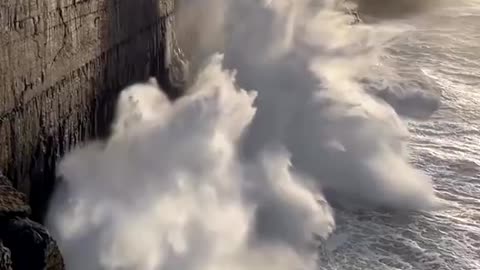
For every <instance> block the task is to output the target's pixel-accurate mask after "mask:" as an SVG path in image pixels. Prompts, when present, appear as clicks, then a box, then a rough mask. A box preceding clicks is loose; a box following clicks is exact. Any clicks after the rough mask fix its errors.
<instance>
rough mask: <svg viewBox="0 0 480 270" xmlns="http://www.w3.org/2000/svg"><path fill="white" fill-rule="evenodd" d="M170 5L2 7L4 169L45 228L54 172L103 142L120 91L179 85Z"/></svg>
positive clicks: (35, 0) (58, 2)
mask: <svg viewBox="0 0 480 270" xmlns="http://www.w3.org/2000/svg"><path fill="white" fill-rule="evenodd" d="M173 1H174V0H135V1H134V0H41V1H40V0H2V1H1V3H0V169H3V172H4V174H5V175H7V176H8V178H10V179H12V181H13V184H14V186H15V187H16V188H17V189H18V190H20V191H22V192H24V193H25V194H27V197H28V198H29V202H30V205H31V206H32V211H33V218H34V219H35V220H41V218H42V215H43V214H44V212H45V210H46V206H47V201H48V198H49V196H50V194H51V192H52V190H53V185H54V179H55V177H54V172H55V164H56V162H57V160H58V158H59V157H60V156H62V155H63V153H65V152H66V151H68V150H69V149H71V148H72V147H74V146H75V145H77V144H78V143H80V142H82V141H84V140H85V139H87V138H92V137H96V136H102V135H105V134H106V133H107V132H108V130H107V129H106V126H107V123H108V121H109V120H110V119H111V116H112V114H111V109H112V104H113V103H114V102H115V97H116V94H117V93H118V90H119V89H121V88H122V87H124V86H126V85H128V84H130V83H132V82H135V81H139V80H144V79H146V78H147V77H149V76H152V75H155V76H157V77H158V79H159V81H160V83H161V84H162V86H163V87H164V88H165V89H167V90H168V91H169V94H170V95H172V96H173V95H175V94H176V93H178V89H179V86H180V85H181V80H182V75H181V71H182V69H181V62H180V58H179V57H178V56H179V51H178V50H177V48H176V47H175V39H174V33H173V31H172V22H173V18H172V16H170V14H172V12H173V8H174V3H173Z"/></svg>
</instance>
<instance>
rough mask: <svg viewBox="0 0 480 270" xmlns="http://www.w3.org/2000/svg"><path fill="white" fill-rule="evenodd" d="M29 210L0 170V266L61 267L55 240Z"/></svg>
mask: <svg viewBox="0 0 480 270" xmlns="http://www.w3.org/2000/svg"><path fill="white" fill-rule="evenodd" d="M29 214H30V207H29V206H28V205H27V202H26V196H25V195H24V194H22V193H20V192H18V191H17V190H15V189H14V188H13V186H12V185H11V183H10V181H9V180H8V179H7V178H6V177H4V176H2V175H1V174H0V270H9V269H15V270H17V269H18V270H37V269H38V270H62V269H65V267H64V263H63V259H62V256H61V254H60V251H59V249H58V246H57V244H56V242H55V240H53V238H52V237H51V236H50V234H49V233H48V231H47V229H46V228H45V227H43V226H42V225H40V224H39V223H36V222H34V221H32V220H30V219H29V218H28V215H29Z"/></svg>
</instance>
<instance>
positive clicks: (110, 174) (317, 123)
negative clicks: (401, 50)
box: [49, 0, 438, 270]
mask: <svg viewBox="0 0 480 270" xmlns="http://www.w3.org/2000/svg"><path fill="white" fill-rule="evenodd" d="M199 6H201V7H202V8H204V9H206V8H210V9H211V14H217V15H216V16H218V17H216V16H210V17H209V16H208V14H210V13H205V12H197V13H196V12H193V10H192V9H193V8H195V7H199ZM178 12H179V15H178V16H179V18H181V17H182V15H181V14H190V16H193V17H190V18H189V20H187V22H185V23H184V24H181V25H180V26H179V31H180V32H179V39H180V42H181V44H185V43H186V41H187V39H186V38H185V37H186V36H188V35H186V34H185V33H186V32H182V31H186V30H185V29H188V30H189V31H190V33H203V32H202V29H204V27H205V25H211V26H213V27H212V28H210V29H209V31H206V32H205V35H203V36H202V37H201V38H202V42H199V43H195V44H192V43H190V44H189V46H188V47H187V46H185V47H186V48H187V54H188V55H189V56H190V57H191V59H192V63H193V64H192V67H194V70H195V71H196V72H193V73H192V74H194V77H192V78H190V84H189V87H188V90H187V93H188V94H187V95H186V96H184V97H182V98H180V99H178V100H176V101H174V102H170V101H169V100H168V99H167V98H166V97H165V96H164V95H163V94H162V92H161V89H160V88H159V86H158V84H157V83H156V82H154V81H150V82H146V83H141V84H136V85H132V86H130V87H128V88H126V89H125V90H123V91H122V93H121V95H120V97H119V100H118V103H117V110H116V118H115V121H114V123H113V125H112V136H111V138H109V139H108V140H106V141H104V142H94V143H90V144H87V145H86V146H83V147H81V148H79V149H77V150H74V151H72V152H71V153H70V154H68V155H67V156H65V158H64V159H63V161H62V162H61V163H60V166H59V171H58V174H59V176H61V177H62V178H63V179H64V184H63V185H64V188H62V189H61V190H59V192H57V195H56V198H54V200H53V203H52V209H51V211H50V217H49V222H50V227H51V228H52V230H53V232H54V233H55V234H56V235H57V239H59V244H60V246H61V248H62V250H63V252H64V254H65V257H66V262H67V266H68V268H69V269H142V270H143V269H147V270H148V269H152V270H169V269H186V270H188V269H201V270H210V269H212V270H213V269H265V268H274V269H312V268H314V267H315V265H314V263H315V261H316V260H315V245H316V241H315V240H314V239H315V237H314V235H318V236H320V237H323V238H326V237H327V236H328V235H329V233H330V232H331V231H332V230H333V229H334V221H333V213H332V210H331V209H330V206H329V205H328V203H327V201H326V199H325V198H324V197H323V195H322V190H325V191H327V192H328V194H329V198H332V194H333V195H334V198H333V199H335V200H339V201H343V199H344V198H347V199H348V200H354V201H356V202H358V203H359V204H360V205H368V206H372V205H373V206H387V207H393V208H401V209H431V208H432V207H435V206H436V205H437V204H438V199H437V198H436V196H435V194H434V190H433V188H432V184H431V181H430V179H429V178H428V177H427V176H426V175H424V174H423V173H422V172H420V171H418V170H417V169H415V168H414V167H413V166H411V165H410V164H409V163H408V151H407V150H408V149H407V148H406V145H405V143H406V138H408V131H407V129H406V127H405V126H404V124H403V122H402V120H401V119H400V118H399V117H398V115H397V114H396V111H395V110H394V109H393V108H392V107H390V106H389V105H388V103H386V102H385V101H383V100H382V99H380V98H378V97H377V96H375V95H373V94H372V93H371V92H370V91H367V90H366V89H365V85H364V84H362V81H365V80H364V79H365V78H370V77H371V74H370V72H371V71H372V70H373V67H374V66H376V65H378V64H379V63H380V62H381V56H382V54H383V48H384V46H385V45H386V44H388V42H389V41H390V40H392V38H393V37H394V36H395V35H396V34H397V32H396V31H393V32H392V31H390V29H383V28H381V27H380V28H373V27H370V26H368V25H351V21H352V17H351V16H350V15H348V14H345V13H343V12H342V11H340V10H337V5H333V4H332V3H330V2H329V1H320V0H318V1H313V0H302V1H293V0H290V1H289V0H277V1H254V0H245V1H241V2H240V1H233V0H231V1H229V0H223V1H220V0H208V1H195V0H186V1H182V2H181V3H180V10H179V11H178ZM196 16H200V18H198V20H197V17H196ZM195 22H196V23H195ZM182 29H183V30H182ZM210 30H211V31H210ZM182 34H185V35H182ZM216 51H221V52H223V55H224V56H221V55H219V54H215V52H216ZM212 54H213V56H211V55H212ZM376 76H378V74H376ZM244 89H247V90H244ZM250 89H252V90H250ZM363 203H366V204H363Z"/></svg>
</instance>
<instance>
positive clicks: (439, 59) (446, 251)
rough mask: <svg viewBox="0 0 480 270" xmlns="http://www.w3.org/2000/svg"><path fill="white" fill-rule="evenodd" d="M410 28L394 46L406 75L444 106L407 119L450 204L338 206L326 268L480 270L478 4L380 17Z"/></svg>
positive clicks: (422, 160) (416, 154)
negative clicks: (378, 208)
mask: <svg viewBox="0 0 480 270" xmlns="http://www.w3.org/2000/svg"><path fill="white" fill-rule="evenodd" d="M375 23H383V24H392V25H401V26H403V27H406V28H408V31H405V32H403V34H402V35H401V36H400V37H399V38H398V39H397V40H396V41H395V42H394V44H393V45H392V46H391V48H390V49H389V51H390V57H391V59H390V60H391V62H392V63H393V62H394V63H395V64H396V66H397V68H398V72H399V73H401V74H402V76H403V77H404V79H407V80H408V79H409V78H410V79H411V78H420V79H421V80H423V81H430V82H431V85H429V87H427V88H428V89H419V90H418V91H431V92H432V93H435V94H436V95H439V97H440V101H441V103H440V104H441V105H440V107H439V108H438V110H437V111H436V112H435V113H434V114H433V115H432V116H430V117H428V118H427V119H423V120H421V121H419V120H406V121H407V122H408V125H409V129H410V131H411V138H410V151H411V152H410V156H411V160H412V162H413V163H414V164H415V165H416V166H417V167H418V168H420V169H422V170H423V171H425V172H426V173H427V174H429V175H430V176H431V177H432V178H433V181H434V185H435V188H436V190H437V192H438V195H439V197H441V198H443V199H445V200H446V201H447V202H448V207H447V208H446V209H443V210H439V211H435V212H432V213H428V214H426V213H417V214H413V215H411V214H409V215H402V214H401V213H400V214H398V213H395V214H392V213H388V212H385V213H380V212H375V213H374V212H367V211H365V212H359V211H357V212H352V211H348V210H340V209H338V210H337V211H336V219H337V224H338V227H337V230H336V233H335V234H334V236H333V237H332V238H330V240H329V242H328V244H327V248H325V249H324V250H322V252H324V253H325V256H324V257H325V260H326V262H325V263H324V265H326V266H325V268H326V269H412V270H413V269H415V270H423V269H425V270H428V269H432V270H433V269H439V270H442V269H445V270H447V269H448V270H450V269H452V270H454V269H458V270H478V269H480V4H479V3H478V2H474V1H471V2H470V3H467V4H465V5H460V4H459V5H457V6H455V7H445V8H440V9H436V10H434V11H431V12H427V13H424V14H421V15H416V16H414V17H409V18H404V19H401V20H400V19H397V20H395V21H394V20H389V21H388V22H375Z"/></svg>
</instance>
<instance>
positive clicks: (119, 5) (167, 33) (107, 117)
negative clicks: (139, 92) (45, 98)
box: [92, 0, 181, 138]
mask: <svg viewBox="0 0 480 270" xmlns="http://www.w3.org/2000/svg"><path fill="white" fill-rule="evenodd" d="M106 2H107V3H106V5H107V7H106V9H107V10H108V16H107V18H106V20H105V21H103V23H102V24H103V25H102V31H103V39H102V51H103V52H104V53H103V54H102V57H104V58H105V65H104V67H103V70H102V72H100V76H99V77H98V78H97V81H96V86H95V87H96V88H97V89H102V90H101V91H100V92H99V96H97V98H96V99H95V100H93V102H94V103H95V104H94V106H93V107H94V108H95V111H94V112H93V113H94V115H92V119H95V121H94V123H93V124H94V125H95V127H94V130H95V133H96V134H95V135H96V136H98V137H100V138H105V137H106V136H108V135H109V133H110V131H109V127H110V124H111V122H112V119H113V110H114V105H115V103H116V100H117V98H118V94H119V93H120V91H121V90H122V89H123V88H125V87H126V86H128V85H130V84H133V83H136V82H140V81H146V80H147V79H148V78H150V77H152V76H153V77H156V78H157V80H158V81H159V83H160V85H161V86H162V88H163V89H164V90H165V91H166V93H167V94H168V96H169V97H170V98H171V99H175V98H177V97H178V96H179V94H180V88H181V86H180V85H179V84H176V83H175V82H174V81H175V80H174V79H173V78H172V77H171V74H172V73H173V72H172V62H173V60H172V52H173V51H174V48H173V47H174V44H173V40H172V39H173V32H172V31H173V26H172V23H173V18H171V13H172V12H173V4H172V2H173V1H172V0H160V1H155V0H139V1H106ZM112 44H115V45H113V46H112Z"/></svg>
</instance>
